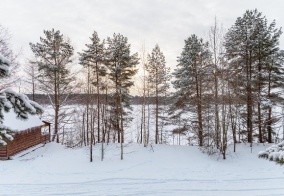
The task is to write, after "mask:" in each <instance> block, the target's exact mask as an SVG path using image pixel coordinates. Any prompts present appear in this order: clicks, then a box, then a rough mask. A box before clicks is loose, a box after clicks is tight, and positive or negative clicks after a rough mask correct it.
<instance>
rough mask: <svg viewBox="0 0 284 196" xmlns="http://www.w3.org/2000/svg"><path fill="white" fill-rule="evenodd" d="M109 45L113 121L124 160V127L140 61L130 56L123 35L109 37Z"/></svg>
mask: <svg viewBox="0 0 284 196" xmlns="http://www.w3.org/2000/svg"><path fill="white" fill-rule="evenodd" d="M107 44H108V47H107V49H106V64H107V67H108V75H109V79H110V80H111V81H112V83H113V88H114V93H113V95H112V98H113V109H114V111H115V115H114V119H112V120H113V122H114V125H113V126H114V127H115V129H116V131H117V134H118V142H120V143H121V159H123V145H122V144H123V143H124V126H125V120H126V117H127V109H131V107H130V94H129V89H130V87H131V86H133V81H132V77H133V76H134V75H135V74H136V72H137V69H136V65H137V64H138V63H139V62H138V61H139V59H138V54H137V53H135V54H132V55H131V54H130V44H128V40H127V38H126V37H124V36H123V35H121V34H113V37H112V38H111V37H108V38H107Z"/></svg>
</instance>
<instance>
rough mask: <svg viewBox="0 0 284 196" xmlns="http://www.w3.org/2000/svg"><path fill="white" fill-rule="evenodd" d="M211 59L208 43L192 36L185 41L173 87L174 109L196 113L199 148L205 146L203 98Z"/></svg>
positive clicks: (175, 72) (175, 71) (174, 74)
mask: <svg viewBox="0 0 284 196" xmlns="http://www.w3.org/2000/svg"><path fill="white" fill-rule="evenodd" d="M210 57H211V55H210V52H209V49H208V43H207V42H205V43H204V41H203V40H202V39H198V38H197V36H196V35H192V36H190V37H189V38H188V39H187V40H185V46H184V48H183V51H182V53H181V55H180V56H179V57H178V65H177V68H176V69H175V70H174V73H173V76H174V77H175V80H174V81H173V86H174V88H175V89H176V93H175V95H174V97H175V101H174V104H173V108H175V110H182V112H188V111H192V112H194V114H195V118H196V120H194V121H195V122H196V123H197V124H196V128H197V135H198V144H199V146H202V145H203V114H202V113H203V98H204V96H205V94H206V93H205V89H206V88H207V87H208V86H206V85H205V77H206V75H207V74H208V70H209V68H208V67H209V66H210V65H211V64H210V61H211V58H210ZM208 84H209V83H207V85H208Z"/></svg>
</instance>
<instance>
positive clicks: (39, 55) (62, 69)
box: [30, 29, 74, 143]
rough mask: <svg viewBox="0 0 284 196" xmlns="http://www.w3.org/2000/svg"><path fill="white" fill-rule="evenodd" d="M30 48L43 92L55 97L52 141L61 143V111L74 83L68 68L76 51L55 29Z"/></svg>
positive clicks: (53, 102) (47, 32) (53, 101)
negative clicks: (59, 134)
mask: <svg viewBox="0 0 284 196" xmlns="http://www.w3.org/2000/svg"><path fill="white" fill-rule="evenodd" d="M30 47H31V50H32V52H33V53H34V55H35V58H36V63H37V65H38V69H39V71H40V77H39V81H40V82H41V84H42V85H41V87H42V90H43V91H44V92H46V93H48V94H50V95H52V96H51V97H53V100H52V105H53V108H54V134H53V137H52V141H54V140H55V138H56V141H57V142H58V143H59V136H58V132H59V129H60V126H59V114H60V109H61V106H62V104H63V101H64V100H66V99H67V97H66V96H68V95H69V94H70V92H71V88H72V87H71V85H72V81H74V78H73V77H71V75H70V70H69V69H68V67H67V66H68V65H69V64H70V63H71V62H72V59H71V57H72V56H73V51H74V49H73V47H72V46H71V45H70V43H69V41H68V40H66V39H64V37H63V35H62V34H61V33H60V31H55V30H54V29H52V30H50V31H44V37H40V42H38V43H36V44H33V43H30ZM62 96H65V97H62Z"/></svg>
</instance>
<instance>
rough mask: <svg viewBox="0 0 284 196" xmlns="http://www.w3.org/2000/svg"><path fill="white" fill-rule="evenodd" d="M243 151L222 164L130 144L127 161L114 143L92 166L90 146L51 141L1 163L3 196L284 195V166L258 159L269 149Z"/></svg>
mask: <svg viewBox="0 0 284 196" xmlns="http://www.w3.org/2000/svg"><path fill="white" fill-rule="evenodd" d="M37 147H39V146H37ZM237 148H238V152H237V153H233V152H229V155H228V159H227V160H222V159H221V157H220V158H218V157H208V156H207V155H206V154H203V153H201V152H200V150H199V149H198V147H195V146H167V145H155V146H153V148H151V147H147V148H144V147H143V146H142V145H139V144H128V145H126V146H125V159H124V160H123V161H121V160H120V149H119V145H116V144H111V145H109V146H107V147H106V153H105V160H104V161H100V152H99V151H100V145H96V146H95V152H94V154H95V157H94V162H93V163H90V162H89V149H88V148H78V149H67V148H65V147H63V146H62V145H59V144H56V143H49V144H46V145H45V146H43V147H39V148H38V149H36V150H34V151H32V149H29V150H28V151H25V152H23V153H21V154H18V155H16V156H14V158H13V160H9V161H1V162H0V175H1V177H0V195H218V196H219V195H230V196H231V195H284V186H283V182H284V173H283V172H284V167H283V166H280V165H277V164H275V163H274V162H269V161H267V160H264V159H259V158H257V153H258V152H259V151H261V150H265V149H266V148H267V146H264V145H255V146H253V149H252V153H251V149H250V147H249V145H244V144H240V145H238V146H237ZM26 152H30V153H28V154H26V155H24V154H25V153H26ZM21 155H24V156H21Z"/></svg>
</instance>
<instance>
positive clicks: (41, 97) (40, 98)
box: [26, 94, 155, 105]
mask: <svg viewBox="0 0 284 196" xmlns="http://www.w3.org/2000/svg"><path fill="white" fill-rule="evenodd" d="M26 95H27V96H28V97H29V99H31V100H34V101H36V102H37V103H39V104H42V105H47V104H50V103H51V101H53V100H54V95H47V94H34V95H33V94H26ZM88 96H90V100H92V101H94V102H96V100H97V97H98V95H97V94H92V95H87V94H71V95H68V97H67V95H61V96H60V100H61V101H63V100H65V99H66V97H67V99H66V102H67V103H68V104H86V103H87V102H88ZM105 99H106V95H105V94H101V95H100V100H105ZM108 100H109V101H111V96H108ZM142 103H143V97H140V96H132V98H131V104H135V105H136V104H142ZM146 103H147V104H155V97H146Z"/></svg>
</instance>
